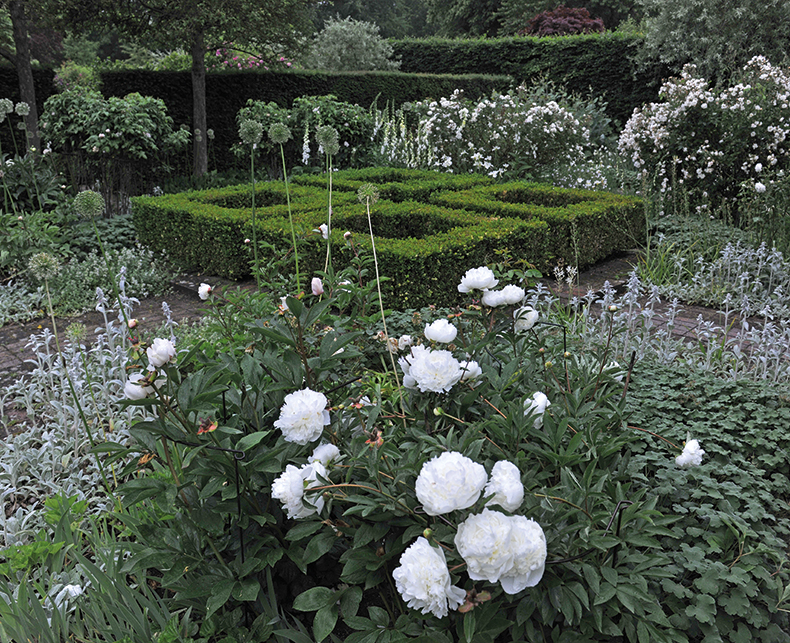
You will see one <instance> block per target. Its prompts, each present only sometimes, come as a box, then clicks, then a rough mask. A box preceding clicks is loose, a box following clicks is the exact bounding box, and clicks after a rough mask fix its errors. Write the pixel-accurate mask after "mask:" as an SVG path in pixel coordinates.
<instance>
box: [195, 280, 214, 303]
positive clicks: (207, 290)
mask: <svg viewBox="0 0 790 643" xmlns="http://www.w3.org/2000/svg"><path fill="white" fill-rule="evenodd" d="M212 290H213V289H212V287H211V286H210V285H209V284H207V283H202V284H200V288H198V297H200V298H201V299H202V300H203V301H206V299H208V297H209V295H210V294H211V291H212Z"/></svg>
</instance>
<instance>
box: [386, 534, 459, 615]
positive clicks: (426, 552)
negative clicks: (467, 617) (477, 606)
mask: <svg viewBox="0 0 790 643" xmlns="http://www.w3.org/2000/svg"><path fill="white" fill-rule="evenodd" d="M392 577H393V578H394V579H395V586H396V587H397V588H398V591H399V592H400V594H401V596H403V600H404V601H406V604H407V605H408V606H409V607H410V608H412V609H418V610H420V611H421V612H422V613H423V614H427V613H428V612H430V613H432V614H433V615H434V616H437V617H438V618H442V617H444V616H447V611H448V607H449V608H450V609H456V608H458V606H459V605H461V604H462V603H463V602H464V600H465V599H466V592H465V591H464V590H462V589H461V588H460V587H455V586H453V585H450V572H449V571H448V570H447V561H446V559H445V557H444V552H443V551H442V550H441V549H440V548H437V547H431V544H430V543H429V542H428V541H427V540H426V539H425V538H423V537H422V536H420V537H419V538H418V539H417V540H416V541H414V543H412V544H411V545H410V546H409V548H408V549H407V550H406V551H404V552H403V554H402V555H401V557H400V566H399V567H397V568H396V569H395V570H394V571H393V572H392Z"/></svg>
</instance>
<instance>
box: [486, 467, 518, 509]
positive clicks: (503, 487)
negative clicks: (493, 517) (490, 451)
mask: <svg viewBox="0 0 790 643" xmlns="http://www.w3.org/2000/svg"><path fill="white" fill-rule="evenodd" d="M491 494H494V497H493V498H491V499H490V500H489V501H488V502H487V503H486V506H488V505H499V506H500V507H502V509H506V510H507V511H516V509H518V508H519V507H520V506H521V502H522V501H523V500H524V485H523V484H521V472H520V471H519V470H518V467H517V466H516V465H515V464H513V463H512V462H508V461H507V460H500V461H499V462H497V463H496V464H495V465H494V468H493V469H492V470H491V478H489V480H488V484H487V485H486V488H485V490H484V491H483V495H484V496H490V495H491Z"/></svg>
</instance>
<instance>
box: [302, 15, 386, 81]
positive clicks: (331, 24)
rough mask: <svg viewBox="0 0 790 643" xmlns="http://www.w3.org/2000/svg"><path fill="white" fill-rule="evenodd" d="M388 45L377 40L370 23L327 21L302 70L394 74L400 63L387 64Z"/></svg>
mask: <svg viewBox="0 0 790 643" xmlns="http://www.w3.org/2000/svg"><path fill="white" fill-rule="evenodd" d="M391 57H392V45H390V44H389V42H387V41H386V40H384V39H383V38H382V37H381V36H379V28H378V27H377V26H376V25H375V24H373V23H372V22H364V21H362V20H354V19H353V18H351V17H350V16H349V17H347V18H345V19H344V20H340V19H339V18H330V19H329V20H327V21H326V22H325V23H324V28H323V29H322V30H321V31H320V32H319V33H318V34H316V36H315V38H314V39H313V43H312V45H311V47H310V50H309V52H308V53H307V55H306V56H305V59H304V66H305V67H307V68H308V69H325V70H327V71H372V70H377V69H380V70H396V69H398V68H399V67H400V63H399V62H397V61H395V60H390V58H391Z"/></svg>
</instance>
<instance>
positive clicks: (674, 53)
mask: <svg viewBox="0 0 790 643" xmlns="http://www.w3.org/2000/svg"><path fill="white" fill-rule="evenodd" d="M640 4H641V5H642V7H643V9H644V13H645V17H646V19H647V32H646V39H645V45H644V48H643V50H642V51H641V52H639V53H640V55H641V57H642V61H643V64H644V65H646V66H654V65H655V61H656V60H660V61H661V62H663V63H665V64H669V65H671V66H672V67H673V68H675V69H679V68H680V67H681V66H682V65H685V64H687V63H691V64H694V65H696V66H697V69H698V70H699V73H700V74H701V75H702V76H703V77H704V78H706V79H708V80H709V81H711V82H712V83H713V84H714V85H717V84H720V83H727V82H733V80H735V82H737V76H738V72H739V70H740V69H741V68H743V66H744V65H745V64H746V63H747V62H748V61H749V60H750V59H752V58H753V57H755V56H765V57H768V58H770V59H772V60H774V62H776V63H780V64H784V63H785V62H786V61H787V53H786V52H787V51H790V25H788V23H787V21H786V20H785V16H786V15H787V13H788V11H790V2H788V0H779V1H778V2H761V3H757V4H753V3H751V2H748V1H746V0H733V1H732V2H727V3H726V4H725V5H721V4H719V3H718V0H640Z"/></svg>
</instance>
